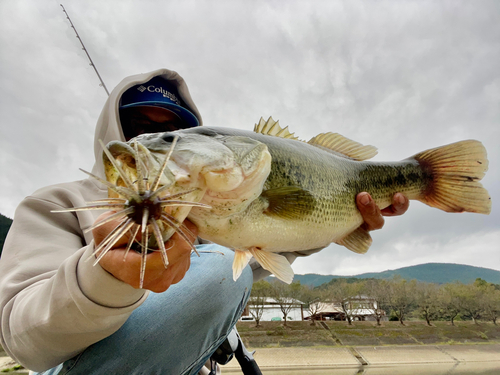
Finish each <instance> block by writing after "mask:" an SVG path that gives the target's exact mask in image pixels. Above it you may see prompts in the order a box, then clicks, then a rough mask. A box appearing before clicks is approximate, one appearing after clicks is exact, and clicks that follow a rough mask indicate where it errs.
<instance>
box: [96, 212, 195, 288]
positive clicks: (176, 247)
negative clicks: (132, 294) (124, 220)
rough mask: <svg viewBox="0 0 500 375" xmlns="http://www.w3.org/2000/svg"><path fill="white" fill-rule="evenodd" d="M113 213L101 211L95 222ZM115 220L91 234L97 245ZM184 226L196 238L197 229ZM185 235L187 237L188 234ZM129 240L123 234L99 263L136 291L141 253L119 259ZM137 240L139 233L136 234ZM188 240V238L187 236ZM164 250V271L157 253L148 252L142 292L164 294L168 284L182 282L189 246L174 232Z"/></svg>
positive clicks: (187, 223)
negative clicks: (165, 264)
mask: <svg viewBox="0 0 500 375" xmlns="http://www.w3.org/2000/svg"><path fill="white" fill-rule="evenodd" d="M113 213H114V212H112V211H110V212H105V213H104V214H102V215H100V216H99V217H98V218H97V220H96V221H100V220H102V219H105V218H107V217H108V216H110V215H111V214H113ZM118 224H119V221H117V220H114V221H111V222H109V223H106V224H104V225H101V226H100V227H97V228H95V229H94V230H93V231H92V234H93V235H94V242H95V244H96V246H98V245H99V244H100V243H101V242H102V241H103V240H104V238H105V237H106V236H107V235H108V233H109V232H111V231H112V230H113V229H114V228H115V227H116V226H117V225H118ZM184 225H186V227H187V228H188V229H189V230H190V231H191V232H192V233H193V234H194V236H195V237H194V238H190V239H191V241H194V240H195V239H196V236H197V235H198V228H197V227H196V226H195V225H194V224H193V223H191V222H190V221H189V220H186V221H184ZM188 236H189V235H188ZM129 237H130V233H127V234H126V235H124V236H123V237H122V238H121V239H120V240H118V242H117V243H116V244H115V245H114V247H113V248H112V249H111V250H110V251H109V252H108V253H107V254H106V255H105V256H104V257H103V258H102V259H101V260H100V262H99V264H100V265H101V267H102V268H104V269H105V270H106V271H107V272H109V273H110V274H112V275H113V276H114V277H116V278H117V279H119V280H121V281H123V282H125V283H127V284H129V285H131V286H133V287H134V288H139V275H140V269H141V254H139V253H137V252H135V251H133V250H131V251H129V252H128V254H127V257H126V259H125V261H123V257H124V255H125V250H126V247H127V243H128V240H129ZM137 237H138V239H140V233H138V236H137ZM189 237H191V236H189ZM165 248H166V249H168V250H167V255H168V261H169V264H168V267H167V268H165V266H164V265H163V260H162V257H161V253H160V252H159V251H155V252H152V253H150V254H148V255H147V259H146V273H145V276H144V285H143V288H144V289H149V290H151V291H153V292H156V293H161V292H164V291H166V290H167V289H168V288H169V287H170V285H173V284H176V283H178V282H179V281H181V280H182V278H183V277H184V275H185V274H186V272H187V270H188V269H189V266H190V256H191V246H189V244H187V243H186V241H184V239H183V238H182V237H181V236H179V235H178V234H177V233H175V234H174V235H173V236H172V238H170V240H168V241H167V242H165Z"/></svg>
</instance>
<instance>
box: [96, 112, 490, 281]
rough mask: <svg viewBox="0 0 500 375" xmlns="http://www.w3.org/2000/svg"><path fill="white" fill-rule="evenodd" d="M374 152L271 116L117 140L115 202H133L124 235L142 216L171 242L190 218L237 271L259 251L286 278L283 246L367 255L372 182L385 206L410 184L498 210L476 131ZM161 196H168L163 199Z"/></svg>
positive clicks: (430, 198)
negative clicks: (402, 153)
mask: <svg viewBox="0 0 500 375" xmlns="http://www.w3.org/2000/svg"><path fill="white" fill-rule="evenodd" d="M167 154H169V155H167ZM375 154H376V149H375V147H373V146H363V145H361V144H359V143H357V142H354V141H352V140H349V139H347V138H345V137H343V136H341V135H339V134H334V133H326V134H320V135H318V136H316V137H314V138H312V139H311V140H310V141H308V142H303V141H300V140H298V139H296V138H295V137H294V136H293V135H292V134H290V133H289V132H288V130H287V129H286V128H285V129H282V128H281V127H280V126H279V124H278V123H275V122H274V121H273V120H272V119H271V118H270V119H269V120H268V121H267V122H264V121H263V120H262V119H261V122H260V123H259V124H258V125H256V129H255V131H254V132H250V131H243V130H236V129H229V128H211V127H197V128H190V129H185V130H179V131H175V132H167V133H162V134H160V133H157V134H145V135H141V136H138V137H136V138H134V139H131V140H130V141H129V142H127V143H123V142H110V143H109V144H108V145H107V154H106V155H105V156H104V163H105V170H106V177H107V181H108V184H109V186H110V187H112V186H117V187H118V188H110V197H111V199H115V201H106V203H105V204H112V203H113V202H114V204H118V205H122V206H123V207H122V206H120V207H122V208H123V209H125V210H128V212H127V215H128V217H130V219H129V220H128V224H126V225H125V226H124V227H122V232H123V233H124V232H126V231H127V230H129V229H131V228H133V227H134V225H135V226H137V227H138V225H137V224H142V225H143V226H142V227H143V228H144V229H143V231H145V230H146V228H149V229H148V230H149V231H150V233H151V232H153V233H154V235H155V236H156V237H155V236H152V237H153V242H156V243H161V242H162V241H161V240H160V235H161V237H162V238H163V240H165V239H167V238H169V236H171V235H172V234H173V233H174V232H179V233H182V232H183V228H182V224H181V223H182V222H183V220H184V219H185V218H188V219H189V220H190V221H192V222H193V223H194V224H196V226H197V227H198V229H199V236H200V237H202V238H204V239H207V240H209V241H212V242H215V243H217V244H220V245H222V246H226V247H229V248H231V249H233V250H234V251H235V258H234V264H233V276H234V278H235V279H236V278H237V277H238V276H239V275H240V274H241V272H242V270H243V268H244V267H245V266H246V264H247V263H248V261H249V259H250V258H251V257H252V256H253V257H254V258H255V259H256V260H257V261H258V262H259V263H260V264H261V265H262V267H263V268H265V269H267V270H269V271H270V272H272V273H273V274H274V275H275V276H276V277H277V278H279V279H281V280H282V281H284V282H287V283H290V282H291V281H292V280H293V271H292V269H291V266H290V264H289V262H288V261H287V260H286V258H285V257H284V256H283V255H280V253H284V252H292V251H301V250H308V249H317V248H322V247H326V246H328V245H329V244H330V243H332V242H335V243H337V244H340V245H343V246H345V247H346V248H348V249H349V250H352V251H354V252H357V253H365V252H366V251H367V250H368V248H369V247H370V244H371V242H372V239H371V237H370V234H369V233H368V232H367V231H366V230H364V229H363V228H362V227H360V225H361V224H362V223H363V219H362V217H361V215H360V213H359V211H358V209H357V207H356V195H357V194H358V193H360V192H362V191H366V192H368V193H370V194H371V196H372V197H373V199H374V201H375V202H376V204H377V205H378V206H379V207H380V208H385V207H387V206H389V205H390V204H391V199H392V196H393V195H394V194H395V193H396V192H401V193H403V194H405V195H406V196H407V197H408V198H409V199H416V200H419V201H421V202H423V203H425V204H427V205H429V206H432V207H436V208H439V209H441V210H444V211H447V212H464V211H467V212H476V213H482V214H488V213H489V212H490V210H491V198H490V197H489V194H488V192H487V191H486V189H484V188H483V187H482V185H481V184H480V183H479V182H478V181H479V180H481V179H482V177H483V176H484V174H485V172H486V170H487V168H488V160H487V158H486V150H485V149H484V147H483V145H482V144H481V143H480V142H478V141H474V140H467V141H462V142H457V143H454V144H450V145H447V146H443V147H438V148H434V149H431V150H427V151H424V152H421V153H419V154H417V155H415V156H412V157H410V158H407V159H404V160H402V161H398V162H369V161H366V160H367V159H369V158H371V157H373V156H374V155H375ZM120 189H121V190H120ZM157 189H160V190H161V191H160V192H159V193H156V194H155V193H154V191H155V190H157ZM125 190H127V191H125ZM145 192H147V194H149V195H150V196H151V195H154V196H153V199H149V198H148V199H146V200H145V199H143V200H142V201H140V199H138V198H137V196H138V195H141V194H142V195H143V196H144V193H145ZM155 199H156V200H159V201H164V202H163V203H161V202H159V201H157V202H156V206H155V205H154V202H153V201H154V200H155ZM146 201H147V202H146ZM137 202H139V203H140V204H138V203H137ZM141 202H142V203H141ZM144 202H146V203H144ZM166 202H171V203H166ZM176 202H177V203H178V204H180V205H176ZM155 207H157V208H155ZM145 211H147V212H145ZM122 216H123V215H122ZM151 217H153V219H152V220H151ZM124 222H125V219H124ZM133 223H135V224H133ZM148 224H149V225H148ZM155 238H156V241H155ZM158 246H160V247H161V246H162V245H161V244H159V245H158ZM143 247H145V248H147V245H145V246H143ZM163 251H164V249H163ZM165 258H166V254H165ZM167 263H168V261H167ZM167 263H166V264H167Z"/></svg>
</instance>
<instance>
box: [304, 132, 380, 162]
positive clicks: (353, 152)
mask: <svg viewBox="0 0 500 375" xmlns="http://www.w3.org/2000/svg"><path fill="white" fill-rule="evenodd" d="M307 143H309V144H310V145H313V146H317V147H320V148H323V149H328V150H332V151H335V152H338V153H341V154H343V155H346V156H348V157H350V158H352V159H354V160H358V161H362V160H368V159H371V158H373V157H374V156H375V155H377V148H376V147H374V146H370V145H367V146H364V145H362V144H361V143H358V142H355V141H353V140H351V139H349V138H346V137H344V136H343V135H340V134H338V133H321V134H318V135H317V136H316V137H314V138H311V139H310V140H309V142H307Z"/></svg>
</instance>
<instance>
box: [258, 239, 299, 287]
mask: <svg viewBox="0 0 500 375" xmlns="http://www.w3.org/2000/svg"><path fill="white" fill-rule="evenodd" d="M249 251H250V253H252V255H253V256H254V258H255V259H257V261H258V262H259V264H260V265H261V266H262V268H264V269H266V270H268V271H269V272H272V273H273V274H274V276H276V277H277V278H278V279H280V280H281V281H283V282H285V283H287V284H290V283H291V282H292V281H293V276H294V273H293V270H292V267H291V266H290V263H289V262H288V259H286V258H285V257H284V256H283V255H279V254H276V253H270V252H267V251H264V250H262V249H260V248H257V247H252V248H250V249H249Z"/></svg>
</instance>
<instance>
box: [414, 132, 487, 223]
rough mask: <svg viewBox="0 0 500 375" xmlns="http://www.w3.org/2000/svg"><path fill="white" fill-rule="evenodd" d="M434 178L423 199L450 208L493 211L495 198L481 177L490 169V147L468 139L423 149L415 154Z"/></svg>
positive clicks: (484, 211) (485, 212) (441, 207)
mask: <svg viewBox="0 0 500 375" xmlns="http://www.w3.org/2000/svg"><path fill="white" fill-rule="evenodd" d="M414 158H415V159H416V160H417V161H418V162H419V163H420V165H421V166H422V167H423V168H424V170H425V171H426V172H427V173H430V175H431V180H430V183H429V185H428V187H427V189H426V191H425V192H424V194H423V196H421V197H420V198H419V200H420V201H421V202H423V203H425V204H427V205H429V206H431V207H436V208H439V209H441V210H443V211H446V212H464V211H467V212H476V213H480V214H486V215H487V214H489V213H490V211H491V198H490V196H489V194H488V191H487V190H486V189H485V188H483V186H482V185H481V183H479V182H478V181H479V180H481V179H482V178H483V176H484V174H485V173H486V171H487V170H488V159H487V157H486V149H485V148H484V146H483V145H482V143H481V142H479V141H474V140H467V141H461V142H457V143H452V144H450V145H447V146H442V147H438V148H434V149H431V150H427V151H424V152H421V153H419V154H417V155H415V156H414Z"/></svg>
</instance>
